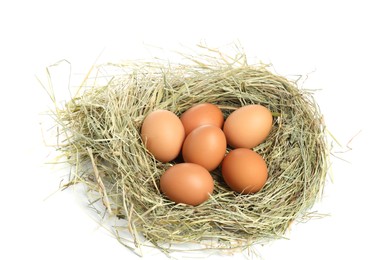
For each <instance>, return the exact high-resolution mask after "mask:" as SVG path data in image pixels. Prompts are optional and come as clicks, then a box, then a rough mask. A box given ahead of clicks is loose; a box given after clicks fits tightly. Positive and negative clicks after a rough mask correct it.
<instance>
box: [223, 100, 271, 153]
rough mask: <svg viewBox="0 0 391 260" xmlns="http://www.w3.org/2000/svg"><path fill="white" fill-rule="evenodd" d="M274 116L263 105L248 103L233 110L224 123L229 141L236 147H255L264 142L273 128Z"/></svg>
mask: <svg viewBox="0 0 391 260" xmlns="http://www.w3.org/2000/svg"><path fill="white" fill-rule="evenodd" d="M272 123H273V116H272V113H271V112H270V110H269V109H267V108H266V107H264V106H261V105H247V106H244V107H241V108H239V109H237V110H235V111H234V112H232V113H231V114H230V115H229V116H228V118H227V119H226V120H225V123H224V133H225V136H226V138H227V143H228V144H229V145H230V146H232V147H234V148H253V147H255V146H257V145H259V144H260V143H262V142H263V141H264V140H265V139H266V137H267V136H268V135H269V133H270V131H271V129H272Z"/></svg>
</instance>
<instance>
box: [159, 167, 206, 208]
mask: <svg viewBox="0 0 391 260" xmlns="http://www.w3.org/2000/svg"><path fill="white" fill-rule="evenodd" d="M160 189H161V191H162V192H163V193H164V194H165V195H166V196H167V197H168V198H169V199H170V200H172V201H174V202H176V203H185V204H188V205H193V206H196V205H199V204H201V203H202V202H204V201H206V200H208V198H209V196H210V195H211V194H212V193H213V179H212V176H211V175H210V174H209V172H208V171H207V170H206V169H205V168H203V167H202V166H200V165H197V164H194V163H180V164H176V165H174V166H172V167H170V168H169V169H168V170H167V171H166V172H164V173H163V175H162V176H161V178H160Z"/></svg>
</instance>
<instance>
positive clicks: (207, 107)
mask: <svg viewBox="0 0 391 260" xmlns="http://www.w3.org/2000/svg"><path fill="white" fill-rule="evenodd" d="M180 118H181V121H182V124H183V127H184V128H185V134H186V136H187V135H188V134H190V132H191V131H193V130H194V129H196V128H197V127H200V126H202V125H214V126H217V127H219V128H221V127H222V126H223V123H224V116H223V113H222V112H221V110H220V108H218V107H217V106H215V105H213V104H210V103H203V104H199V105H195V106H193V107H191V108H190V109H188V110H187V111H186V112H184V113H183V114H182V115H181V117H180Z"/></svg>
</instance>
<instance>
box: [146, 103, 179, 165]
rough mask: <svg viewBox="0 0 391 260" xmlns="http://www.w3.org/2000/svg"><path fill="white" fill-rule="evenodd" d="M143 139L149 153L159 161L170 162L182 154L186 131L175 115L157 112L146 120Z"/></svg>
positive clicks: (165, 111) (166, 111)
mask: <svg viewBox="0 0 391 260" xmlns="http://www.w3.org/2000/svg"><path fill="white" fill-rule="evenodd" d="M141 137H142V139H143V142H144V144H145V146H146V148H147V149H148V151H149V152H150V153H151V154H153V156H154V157H155V158H156V159H157V160H159V161H161V162H168V161H171V160H173V159H175V158H176V157H177V156H178V154H179V153H180V151H181V147H182V144H183V141H184V139H185V129H184V128H183V125H182V123H181V120H180V119H179V117H177V116H176V115H175V114H174V113H172V112H170V111H168V110H156V111H154V112H152V113H150V114H149V115H148V116H147V117H146V118H145V119H144V122H143V125H142V128H141Z"/></svg>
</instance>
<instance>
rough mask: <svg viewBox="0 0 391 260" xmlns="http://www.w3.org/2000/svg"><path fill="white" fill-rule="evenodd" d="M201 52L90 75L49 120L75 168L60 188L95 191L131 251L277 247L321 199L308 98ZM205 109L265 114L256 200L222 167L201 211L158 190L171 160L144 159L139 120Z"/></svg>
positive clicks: (321, 175) (323, 166) (321, 166)
mask: <svg viewBox="0 0 391 260" xmlns="http://www.w3.org/2000/svg"><path fill="white" fill-rule="evenodd" d="M208 52H210V53H209V54H208V55H205V56H199V57H190V58H189V57H188V58H189V59H188V61H190V62H187V63H186V62H184V63H181V64H178V65H172V64H169V63H164V62H163V63H162V62H158V61H156V62H134V63H126V64H106V65H101V66H98V67H96V73H97V74H96V76H94V77H92V76H91V75H92V73H91V74H89V77H90V79H93V80H94V82H93V83H91V84H83V86H82V87H81V88H80V89H79V91H78V93H77V94H76V95H75V96H74V97H73V98H72V99H71V100H70V101H69V102H67V103H66V104H65V106H64V107H63V108H61V109H57V111H56V115H57V122H58V123H59V125H60V129H61V136H63V137H64V141H63V142H62V144H61V145H59V146H58V149H59V150H61V152H62V153H63V154H64V156H65V158H67V160H68V162H69V163H70V164H71V165H72V166H73V169H74V170H73V172H72V178H71V181H70V182H69V183H68V184H67V185H66V186H69V185H72V184H75V183H80V182H82V183H84V184H86V185H87V187H88V188H89V190H92V191H96V194H99V195H98V197H97V199H96V200H95V201H101V202H103V205H104V206H105V209H106V210H105V213H109V214H108V215H110V216H115V217H117V218H119V219H123V220H124V223H125V225H124V226H125V227H126V230H127V231H126V232H127V233H128V234H129V237H130V238H132V239H131V240H130V241H131V242H132V243H133V245H134V247H135V248H136V247H139V246H141V245H143V244H146V243H152V244H153V245H154V246H155V247H158V248H160V249H161V250H163V251H167V252H169V251H170V249H171V246H172V245H173V244H183V243H197V244H201V245H203V248H209V247H214V248H219V249H232V248H241V249H244V248H247V247H248V246H250V245H253V244H254V243H259V242H266V241H270V240H273V239H277V238H281V237H283V236H284V235H285V233H286V231H287V229H288V228H289V226H290V224H291V223H292V222H293V221H294V220H302V219H303V218H306V217H308V214H309V209H310V208H311V207H312V206H313V204H314V202H315V201H316V200H317V198H319V195H320V194H321V192H322V189H323V186H324V181H325V176H326V172H327V166H328V165H327V155H328V152H327V145H326V139H325V133H324V125H323V121H322V116H321V114H320V112H319V108H318V106H317V104H316V102H315V101H314V99H313V96H312V94H311V92H309V91H306V90H303V89H300V88H298V87H297V84H296V83H295V82H292V81H289V80H287V79H286V78H284V77H282V76H278V75H275V74H274V73H272V72H270V70H268V66H266V65H263V64H259V65H249V64H247V60H246V57H245V55H244V54H242V53H239V54H238V55H236V56H235V57H233V58H230V57H228V56H224V55H221V54H220V53H219V52H215V51H213V50H209V51H208ZM98 82H100V83H99V84H98ZM102 82H103V83H102ZM203 102H208V103H212V104H216V105H217V106H218V107H220V108H221V110H222V111H223V113H224V116H225V118H226V117H227V116H228V115H229V114H230V113H231V112H232V111H233V110H235V109H237V108H239V107H242V106H244V105H247V104H261V105H263V106H266V107H267V108H269V109H270V110H271V111H272V113H273V116H274V119H273V120H274V121H273V129H272V131H271V133H270V135H269V137H268V138H267V140H266V141H265V142H264V143H262V144H260V145H259V146H257V147H255V148H254V149H253V150H254V151H256V152H257V153H259V154H261V155H262V156H263V157H264V158H265V161H266V162H267V165H268V170H269V178H268V180H267V183H266V185H265V186H264V188H263V189H262V190H261V191H260V192H258V193H256V194H251V195H241V194H238V193H235V192H233V191H231V190H230V189H229V188H228V187H227V186H226V184H225V183H224V181H223V179H222V176H221V172H220V169H219V168H218V169H216V170H215V171H213V172H211V175H212V177H213V179H214V182H215V190H214V192H213V195H212V197H211V198H210V199H209V200H208V201H206V202H204V203H203V204H201V205H199V206H196V207H193V206H188V205H184V204H175V203H173V202H172V201H170V200H168V199H167V198H166V197H165V196H164V195H163V194H162V193H161V191H160V190H159V179H160V176H161V175H162V174H163V172H164V171H165V170H167V169H168V168H169V167H170V166H172V165H173V164H175V163H178V161H172V162H169V163H161V162H159V161H157V160H155V159H154V157H153V156H152V155H151V154H150V153H148V151H147V150H146V149H145V146H144V145H143V142H142V139H141V136H140V129H141V125H142V123H143V119H144V117H145V116H146V115H147V114H148V113H149V112H151V111H153V110H155V109H167V110H170V111H172V112H174V113H175V114H177V115H178V116H179V115H181V113H183V112H184V111H186V110H187V109H188V108H190V107H191V106H193V105H195V104H198V103H203ZM228 150H229V148H227V151H228ZM95 201H93V203H95ZM122 233H124V232H122ZM117 234H119V233H117ZM119 239H120V240H121V238H119Z"/></svg>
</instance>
